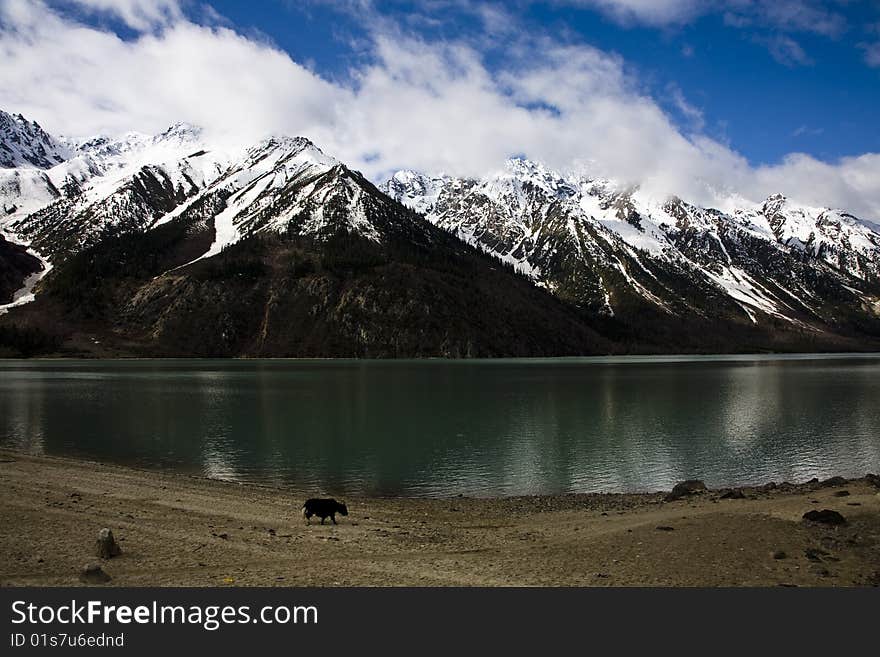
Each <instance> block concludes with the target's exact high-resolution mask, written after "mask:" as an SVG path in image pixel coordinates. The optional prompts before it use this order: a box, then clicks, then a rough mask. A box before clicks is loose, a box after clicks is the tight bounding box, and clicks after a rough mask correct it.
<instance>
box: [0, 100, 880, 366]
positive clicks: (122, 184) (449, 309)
mask: <svg viewBox="0 0 880 657" xmlns="http://www.w3.org/2000/svg"><path fill="white" fill-rule="evenodd" d="M6 116H8V115H6ZM14 126H16V132H15V137H14V141H13V140H9V143H8V144H6V151H4V152H9V153H12V152H15V153H16V154H17V155H16V159H15V160H14V162H15V163H16V164H15V165H14V166H11V167H5V168H0V208H2V210H0V238H2V239H3V240H4V247H3V249H2V251H0V260H3V261H4V262H0V271H2V278H3V281H2V287H0V315H2V314H4V313H7V316H6V318H4V320H0V321H6V319H8V317H9V316H10V315H12V316H13V321H20V318H22V317H31V318H32V319H30V320H28V321H36V322H38V323H40V322H48V325H49V326H54V325H55V324H54V323H53V322H55V321H56V316H55V314H54V313H57V312H59V308H61V309H66V310H64V312H65V313H66V315H65V317H66V319H65V322H68V323H70V325H71V326H72V327H73V328H70V329H69V330H71V331H74V330H80V329H78V328H76V327H78V326H80V325H79V324H77V321H78V320H75V318H76V317H81V318H87V319H88V322H89V323H88V325H89V326H103V325H106V326H107V327H110V326H113V327H116V328H114V329H113V332H112V333H105V334H102V337H103V338H104V339H106V340H110V341H111V342H112V341H113V340H116V339H119V340H122V343H120V344H128V345H130V344H135V345H140V347H138V348H139V349H141V350H142V351H139V352H138V353H174V354H177V355H186V354H187V353H190V352H191V351H192V352H193V353H199V354H202V355H212V354H216V355H242V354H266V355H328V354H333V355H367V354H372V355H477V354H483V355H538V354H540V355H553V354H556V355H559V354H585V353H595V352H597V351H600V352H607V351H610V350H618V351H633V350H638V351H691V350H712V351H730V350H734V351H736V350H747V351H751V350H755V349H775V348H783V349H807V350H811V349H817V348H865V345H869V344H871V345H874V344H875V343H880V234H878V233H877V232H875V230H874V229H872V228H871V227H870V226H869V225H867V224H866V223H864V222H861V221H859V220H858V219H857V218H855V217H853V216H851V215H849V214H847V213H845V212H842V211H837V210H830V209H822V208H808V207H804V206H800V205H798V204H795V203H793V202H791V201H789V200H787V199H785V198H783V197H781V196H772V197H770V198H769V199H767V200H766V202H764V203H762V204H760V205H756V206H753V207H745V208H742V209H740V210H736V211H734V212H730V213H725V212H721V211H719V210H715V209H711V208H702V207H699V206H696V205H693V204H690V203H688V202H686V201H684V200H682V199H678V198H675V197H669V198H659V197H655V196H651V195H649V194H647V193H646V192H645V191H643V190H641V189H639V188H636V187H626V186H623V185H620V184H618V183H616V182H615V181H612V180H608V179H602V178H596V177H593V176H589V175H584V174H583V173H577V172H575V173H570V172H566V173H561V172H556V171H553V170H551V169H548V168H547V167H545V166H543V165H541V164H540V163H537V162H532V161H529V160H526V159H513V160H510V161H509V162H507V164H506V166H505V167H504V168H503V169H502V170H501V171H499V172H498V173H496V174H495V175H492V176H488V177H486V178H484V179H466V178H454V177H450V176H428V175H424V174H420V173H417V172H413V171H400V172H398V173H396V174H395V175H394V176H393V177H392V178H391V179H390V180H388V181H387V182H386V183H384V184H383V185H382V186H381V188H377V187H376V186H374V185H373V184H372V183H371V182H370V181H368V180H366V179H365V178H364V177H363V176H362V175H361V174H360V173H358V172H357V171H353V170H351V169H349V168H348V167H347V166H346V165H345V164H344V163H342V162H340V161H339V160H337V159H335V158H334V157H332V156H330V155H328V154H326V153H324V152H323V151H322V150H321V149H320V148H319V147H318V146H317V145H315V144H313V143H312V142H311V141H309V140H308V139H307V138H305V137H287V136H275V137H270V138H267V139H264V140H262V141H260V142H258V143H256V144H252V145H250V146H249V147H241V148H231V149H230V148H217V147H216V146H215V145H214V144H213V143H212V142H211V140H210V139H208V138H207V137H206V136H205V135H204V134H203V133H202V131H201V130H199V129H198V128H197V127H194V126H191V125H188V124H184V123H178V124H175V125H173V126H171V127H169V128H168V129H167V130H165V131H163V132H161V133H159V134H156V135H145V134H141V133H136V132H130V133H127V134H124V135H122V136H119V137H108V136H99V137H95V138H91V139H86V140H73V139H66V138H58V139H56V138H53V137H51V136H50V135H48V134H47V133H45V132H44V131H43V130H42V129H41V128H39V126H35V124H31V123H29V122H28V121H27V120H25V119H22V118H20V117H18V118H15V119H14ZM21 126H24V127H21ZM19 128H21V129H19ZM25 128H27V130H25ZM10 134H11V133H10ZM26 153H29V154H31V156H29V157H28V158H26V157H24V155H22V154H26ZM34 154H38V155H39V157H37V156H34ZM9 161H10V162H13V160H12V159H10V160H9ZM426 219H427V220H426ZM472 247H476V248H472ZM480 251H482V252H483V255H480V253H479V252H480ZM487 255H488V256H491V257H487ZM499 261H500V263H503V264H504V265H506V266H500V265H499ZM514 271H515V272H518V273H519V274H520V275H519V276H515V275H514V274H513V272H514ZM50 272H51V274H50ZM44 279H45V280H44ZM540 288H543V290H542V289H540ZM548 292H549V293H550V294H548ZM35 298H36V300H37V303H30V302H31V301H32V300H34V299H35ZM41 298H45V302H43V303H41V302H40V299H41ZM34 317H35V318H36V319H33V318H34ZM260 318H262V319H260ZM391 318H394V319H393V321H390V320H391ZM258 320H259V321H258ZM102 322H103V323H104V324H102ZM217 327H221V328H220V329H217ZM196 329H197V330H196ZM215 329H217V330H220V334H219V336H217V335H214V336H213V338H212V340H207V341H206V342H204V343H202V342H200V340H201V339H202V338H203V337H204V334H211V333H212V331H214V330H215ZM114 336H115V337H114ZM64 339H67V338H64ZM290 340H294V341H299V342H297V343H296V345H292V343H290ZM57 342H58V340H56V339H55V337H52V339H49V340H47V341H46V343H47V344H57ZM75 342H76V341H75ZM77 344H80V343H79V342H77ZM96 344H97V343H96ZM149 345H153V346H152V347H150V346H149ZM0 346H2V345H0ZM120 348H121V349H122V347H120ZM127 348H128V347H126V348H125V349H127ZM143 350H145V351H143ZM193 350H194V351H193ZM120 353H130V352H127V351H124V350H123V351H121V352H120Z"/></svg>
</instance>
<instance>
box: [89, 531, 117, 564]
mask: <svg viewBox="0 0 880 657" xmlns="http://www.w3.org/2000/svg"><path fill="white" fill-rule="evenodd" d="M95 551H96V552H97V554H98V557H99V558H101V559H112V558H113V557H118V556H119V555H120V554H122V548H121V547H119V543H117V542H116V539H115V538H114V537H113V532H112V531H110V529H109V528H107V527H104V528H103V529H102V530H101V531H99V532H98V540H97V541H96V542H95Z"/></svg>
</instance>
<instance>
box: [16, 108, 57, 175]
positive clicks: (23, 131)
mask: <svg viewBox="0 0 880 657" xmlns="http://www.w3.org/2000/svg"><path fill="white" fill-rule="evenodd" d="M69 157H70V150H69V149H68V148H67V146H65V145H64V144H63V143H61V142H60V141H59V140H57V139H55V138H54V137H52V136H51V135H50V134H48V133H47V132H46V131H45V130H43V128H41V127H40V124H39V123H37V122H36V121H28V120H27V119H25V118H24V117H23V116H22V115H21V114H15V115H12V114H7V113H6V112H4V111H2V110H0V168H3V169H11V168H15V167H22V166H30V167H36V168H38V169H48V168H50V167H53V166H55V165H56V164H60V163H61V162H63V161H64V160H66V159H68V158H69Z"/></svg>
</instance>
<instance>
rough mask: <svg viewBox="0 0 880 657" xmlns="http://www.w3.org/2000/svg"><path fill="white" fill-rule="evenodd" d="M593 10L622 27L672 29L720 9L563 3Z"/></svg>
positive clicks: (702, 3) (701, 1) (667, 2)
mask: <svg viewBox="0 0 880 657" xmlns="http://www.w3.org/2000/svg"><path fill="white" fill-rule="evenodd" d="M562 2H563V3H564V4H572V5H580V6H586V7H594V8H596V9H599V10H600V11H602V12H604V13H605V14H607V15H609V16H610V17H612V18H613V19H615V20H617V21H619V22H621V23H644V24H646V25H655V26H656V25H669V24H674V23H687V22H689V21H690V20H692V19H693V18H695V17H696V16H698V15H700V14H702V13H704V12H706V11H709V10H710V9H712V8H714V7H715V6H716V5H717V2H716V1H715V0H562Z"/></svg>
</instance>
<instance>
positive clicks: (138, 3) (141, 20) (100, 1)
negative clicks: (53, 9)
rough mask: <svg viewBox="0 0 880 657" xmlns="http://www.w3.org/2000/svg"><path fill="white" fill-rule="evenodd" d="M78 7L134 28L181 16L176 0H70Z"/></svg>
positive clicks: (153, 26) (138, 28) (164, 23)
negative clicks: (104, 15)
mask: <svg viewBox="0 0 880 657" xmlns="http://www.w3.org/2000/svg"><path fill="white" fill-rule="evenodd" d="M70 1H71V2H72V3H74V4H76V5H79V7H80V9H82V10H84V11H87V12H94V13H98V14H109V15H112V16H114V17H115V18H118V19H120V20H122V21H123V22H124V23H125V24H126V25H128V26H129V27H131V28H132V29H135V30H147V29H150V28H155V27H158V26H161V25H167V24H168V23H170V22H172V21H175V20H178V19H180V18H182V16H183V13H182V12H181V10H180V3H179V2H178V0H70Z"/></svg>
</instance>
